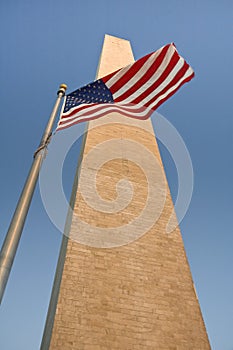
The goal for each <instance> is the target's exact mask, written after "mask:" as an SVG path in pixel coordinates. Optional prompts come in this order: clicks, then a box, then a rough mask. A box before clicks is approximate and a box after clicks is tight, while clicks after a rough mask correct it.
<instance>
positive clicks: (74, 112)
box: [61, 103, 107, 119]
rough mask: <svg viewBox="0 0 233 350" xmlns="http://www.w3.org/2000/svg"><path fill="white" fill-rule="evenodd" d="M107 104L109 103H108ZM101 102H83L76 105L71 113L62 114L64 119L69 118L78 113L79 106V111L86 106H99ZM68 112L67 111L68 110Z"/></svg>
mask: <svg viewBox="0 0 233 350" xmlns="http://www.w3.org/2000/svg"><path fill="white" fill-rule="evenodd" d="M106 104H107V103H106ZM99 105H100V104H99V103H92V104H91V103H90V104H89V105H88V106H83V105H82V104H81V105H79V106H76V107H74V109H72V111H71V112H70V113H69V114H62V117H61V118H62V119H65V118H69V117H72V115H74V114H76V113H77V108H78V110H79V111H81V110H83V109H85V108H89V107H90V106H99ZM66 113H67V112H66Z"/></svg>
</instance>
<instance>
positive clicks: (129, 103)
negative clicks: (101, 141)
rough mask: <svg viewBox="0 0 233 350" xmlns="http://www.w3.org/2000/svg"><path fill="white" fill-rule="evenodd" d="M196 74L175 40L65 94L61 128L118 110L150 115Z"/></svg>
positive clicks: (141, 116) (135, 115) (132, 113)
mask: <svg viewBox="0 0 233 350" xmlns="http://www.w3.org/2000/svg"><path fill="white" fill-rule="evenodd" d="M193 77H194V72H193V70H192V68H191V67H190V66H189V65H188V63H187V62H186V61H185V60H184V59H183V58H182V57H181V56H180V55H179V54H178V52H177V50H176V47H175V45H174V44H168V45H166V46H163V47H162V48H161V49H159V50H158V51H155V52H152V53H151V54H148V55H146V56H144V57H142V58H141V59H139V60H138V61H136V62H134V63H133V64H130V65H128V66H126V67H124V68H121V69H119V70H117V71H116V72H113V73H111V74H109V75H107V76H105V77H103V78H101V79H98V80H96V81H94V82H93V83H90V84H88V85H86V86H84V87H81V88H79V89H77V90H75V91H73V92H71V93H70V94H68V95H67V96H66V97H65V101H64V104H63V107H62V110H61V115H60V120H59V122H58V126H57V130H61V129H65V128H68V127H70V126H72V125H74V124H77V123H80V122H83V121H88V120H92V119H96V118H99V117H102V116H104V115H106V114H108V113H111V112H118V113H120V114H123V115H125V116H128V117H131V118H136V119H147V118H149V116H150V115H151V114H152V113H153V111H154V110H155V109H157V108H158V107H159V106H160V105H161V104H162V103H163V102H164V101H166V100H167V99H168V98H169V97H170V96H172V95H173V94H174V93H175V92H176V91H177V90H178V89H179V88H180V87H181V85H183V84H184V83H186V82H188V81H189V80H191V79H192V78H193Z"/></svg>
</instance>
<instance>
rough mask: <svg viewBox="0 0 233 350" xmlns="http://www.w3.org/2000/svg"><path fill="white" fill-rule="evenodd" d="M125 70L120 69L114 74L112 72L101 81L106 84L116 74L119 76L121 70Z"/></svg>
mask: <svg viewBox="0 0 233 350" xmlns="http://www.w3.org/2000/svg"><path fill="white" fill-rule="evenodd" d="M123 68H125V67H123ZM123 68H120V69H118V70H116V71H114V72H112V73H110V74H108V75H106V76H105V77H103V78H101V80H102V81H103V82H104V83H106V82H107V81H108V80H109V79H111V78H112V77H113V76H114V75H115V74H117V73H118V72H119V71H120V70H122V69H123Z"/></svg>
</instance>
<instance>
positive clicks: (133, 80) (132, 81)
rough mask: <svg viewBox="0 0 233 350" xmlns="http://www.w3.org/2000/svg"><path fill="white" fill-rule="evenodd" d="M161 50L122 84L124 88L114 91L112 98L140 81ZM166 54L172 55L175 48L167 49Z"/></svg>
mask: <svg viewBox="0 0 233 350" xmlns="http://www.w3.org/2000/svg"><path fill="white" fill-rule="evenodd" d="M161 50H162V49H160V50H158V51H156V52H155V53H153V54H152V55H151V56H150V57H149V58H148V60H147V61H146V62H145V63H144V64H143V66H142V67H141V68H140V69H139V71H138V72H137V73H136V74H135V75H134V76H133V77H132V78H131V79H130V80H129V81H128V82H127V83H126V84H124V86H122V88H121V89H119V90H118V91H116V92H115V93H114V98H117V97H119V96H121V95H122V94H123V93H125V92H126V91H127V90H128V89H130V88H131V87H132V86H133V85H134V84H136V83H137V81H138V80H139V79H141V78H142V77H143V76H144V75H145V74H146V72H147V71H148V70H149V69H150V67H151V66H152V65H153V63H154V61H155V60H156V58H157V57H158V55H159V54H160V53H161ZM169 51H172V53H170V52H169ZM168 52H169V54H173V53H174V52H175V48H174V46H173V45H171V46H170V47H169V49H168ZM167 54H168V53H167ZM167 54H166V55H165V58H164V59H163V62H164V60H165V61H166V57H167ZM106 85H107V87H109V86H108V82H107V83H106Z"/></svg>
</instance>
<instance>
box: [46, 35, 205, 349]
mask: <svg viewBox="0 0 233 350" xmlns="http://www.w3.org/2000/svg"><path fill="white" fill-rule="evenodd" d="M133 61H134V58H133V54H132V50H131V46H130V43H129V41H127V40H123V39H119V38H115V37H112V36H109V35H107V36H105V40H104V45H103V50H102V53H101V57H100V63H99V67H98V73H97V76H98V77H101V76H104V75H106V74H108V73H111V72H112V71H115V70H116V69H118V68H121V67H122V66H125V65H127V64H129V63H132V62H133ZM85 141H86V142H85V147H84V151H83V162H82V164H81V169H80V172H79V179H78V172H77V174H76V179H75V185H74V187H73V193H72V202H73V207H74V214H73V216H71V215H70V219H69V220H68V221H69V224H67V228H66V230H68V231H69V234H68V235H69V237H70V239H67V238H66V237H65V238H64V239H63V245H62V249H61V254H60V259H59V266H58V269H57V273H56V277H55V284H54V288H53V293H52V297H51V303H50V309H49V312H48V319H47V324H46V327H45V332H44V338H43V342H42V347H41V349H42V350H44V349H54V350H55V349H56V350H60V349H67V350H68V349H89V350H91V349H95V350H98V349H101V350H102V349H106V350H107V349H111V350H112V349H132V350H139V349H143V350H144V349H149V350H150V349H151V350H152V349H159V350H163V349H164V350H165V349H166V350H167V349H183V350H187V349H192V350H193V349H196V350H200V349H203V350H204V349H210V345H209V341H208V337H207V334H206V330H205V326H204V322H203V319H202V315H201V311H200V307H199V303H198V300H197V297H196V294H195V290H194V286H193V281H192V277H191V273H190V269H189V265H188V262H187V259H186V255H185V251H184V247H183V242H182V238H181V234H180V231H179V227H177V228H176V229H175V230H174V231H173V232H172V233H171V234H169V235H168V234H166V225H167V223H168V220H169V218H170V215H171V212H172V210H173V203H172V200H171V196H170V192H169V188H168V185H167V181H166V176H165V173H164V169H163V164H162V161H161V158H160V154H159V149H158V146H157V142H156V139H155V136H154V131H153V128H152V125H151V121H150V120H145V121H138V120H135V119H127V120H126V118H125V117H123V116H121V115H119V114H117V113H111V114H109V115H107V116H105V117H103V118H101V119H97V120H94V121H92V122H90V123H89V129H88V133H87V137H86V140H85ZM81 243H83V244H81Z"/></svg>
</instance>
